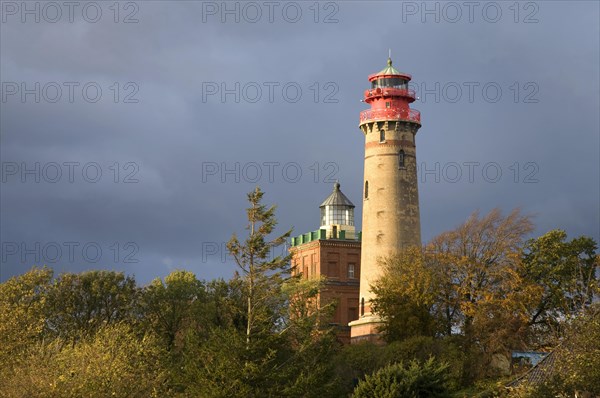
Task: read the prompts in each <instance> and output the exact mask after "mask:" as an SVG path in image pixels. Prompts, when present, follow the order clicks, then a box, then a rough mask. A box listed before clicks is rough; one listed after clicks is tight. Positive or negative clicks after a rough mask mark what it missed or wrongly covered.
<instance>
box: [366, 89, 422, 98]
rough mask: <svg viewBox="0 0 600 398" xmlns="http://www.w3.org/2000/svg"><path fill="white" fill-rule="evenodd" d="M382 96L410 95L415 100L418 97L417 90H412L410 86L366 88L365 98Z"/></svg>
mask: <svg viewBox="0 0 600 398" xmlns="http://www.w3.org/2000/svg"><path fill="white" fill-rule="evenodd" d="M380 96H385V97H388V96H394V97H408V98H412V99H413V100H414V99H416V98H417V94H416V93H415V90H411V89H410V88H409V89H406V88H393V87H377V88H372V89H369V90H365V98H370V97H380Z"/></svg>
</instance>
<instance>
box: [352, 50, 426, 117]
mask: <svg viewBox="0 0 600 398" xmlns="http://www.w3.org/2000/svg"><path fill="white" fill-rule="evenodd" d="M410 80H411V76H410V75H409V74H407V73H401V72H399V71H398V70H397V69H396V68H394V67H393V66H392V59H391V58H388V61H387V67H386V68H385V69H383V70H382V71H380V72H378V73H374V74H372V75H370V76H369V81H370V82H371V88H370V89H368V90H365V99H364V102H366V103H367V104H370V105H371V109H367V110H365V111H362V112H361V113H360V124H363V123H367V122H370V121H376V120H379V121H381V120H402V121H407V122H413V123H417V124H419V125H420V124H421V113H420V112H419V111H418V110H416V109H410V106H409V104H410V103H411V102H414V101H415V99H416V97H415V92H414V90H411V89H409V88H408V82H409V81H410Z"/></svg>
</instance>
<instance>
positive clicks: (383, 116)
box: [360, 109, 421, 124]
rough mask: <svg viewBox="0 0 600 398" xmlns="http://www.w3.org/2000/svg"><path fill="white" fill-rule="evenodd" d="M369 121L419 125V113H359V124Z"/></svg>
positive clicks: (412, 110)
mask: <svg viewBox="0 0 600 398" xmlns="http://www.w3.org/2000/svg"><path fill="white" fill-rule="evenodd" d="M371 120H406V121H409V122H415V123H419V124H421V112H419V111H418V110H416V109H402V110H398V109H367V110H366V111H362V112H361V113H360V123H361V124H362V123H365V122H367V121H371Z"/></svg>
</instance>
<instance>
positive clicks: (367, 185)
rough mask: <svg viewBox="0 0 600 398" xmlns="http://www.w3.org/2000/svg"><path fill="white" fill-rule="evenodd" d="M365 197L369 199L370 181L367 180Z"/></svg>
mask: <svg viewBox="0 0 600 398" xmlns="http://www.w3.org/2000/svg"><path fill="white" fill-rule="evenodd" d="M365 199H369V181H365Z"/></svg>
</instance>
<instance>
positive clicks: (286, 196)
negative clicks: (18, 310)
mask: <svg viewBox="0 0 600 398" xmlns="http://www.w3.org/2000/svg"><path fill="white" fill-rule="evenodd" d="M21 4H22V3H21V2H2V4H1V7H2V10H1V11H2V23H1V25H0V36H1V37H0V46H1V50H0V72H1V79H0V80H1V81H2V98H1V102H0V106H1V111H0V117H1V120H0V128H1V137H0V138H1V149H0V154H1V156H2V178H3V180H2V183H1V185H0V187H1V190H2V191H1V193H0V199H1V204H0V207H1V225H0V232H1V239H0V240H1V242H2V259H1V260H2V262H1V264H0V272H1V275H0V280H5V279H6V278H8V277H10V276H12V275H15V274H18V273H22V272H24V271H25V270H27V269H29V268H30V267H31V266H32V265H34V264H36V263H38V264H40V263H41V264H43V263H47V264H48V265H51V266H53V267H54V268H55V269H56V270H57V271H59V272H60V271H80V270H84V269H90V268H110V269H117V270H123V271H125V272H126V273H130V274H135V275H136V278H137V279H138V281H139V282H141V283H146V282H148V281H149V280H151V279H153V278H154V277H158V276H164V275H166V274H168V273H169V272H170V271H171V270H172V269H174V268H178V267H179V268H186V269H190V270H192V271H194V272H195V273H196V274H197V275H198V277H200V278H206V279H210V278H214V277H219V276H222V277H229V276H230V275H231V273H232V272H233V269H234V266H233V264H232V262H231V261H230V259H228V258H227V257H225V256H224V254H223V253H220V251H221V250H222V249H223V246H222V244H223V243H224V242H226V241H227V240H228V239H229V237H230V235H231V233H232V232H234V231H236V232H238V233H243V232H244V231H243V228H244V225H245V219H244V217H245V211H244V209H245V207H246V204H247V202H246V193H247V192H248V191H250V190H251V189H252V188H253V187H254V186H256V185H260V186H261V187H262V188H263V190H264V191H265V192H266V195H265V202H266V203H276V204H277V205H278V212H277V217H278V219H279V223H280V227H281V230H283V229H284V228H289V227H292V226H293V227H294V234H301V233H304V232H308V231H311V230H315V229H317V228H318V222H319V211H318V205H319V204H320V203H321V201H322V200H323V199H324V198H325V197H326V196H327V195H328V194H329V193H330V191H331V189H332V183H333V181H334V180H335V179H339V180H340V182H341V185H342V190H343V191H344V193H345V194H346V195H347V196H348V197H349V198H350V199H351V200H352V201H353V202H354V203H355V204H356V205H357V212H356V215H357V219H358V220H359V222H360V216H361V211H360V210H361V185H362V155H363V137H362V134H361V132H360V130H359V129H358V114H359V112H360V111H361V110H363V109H366V105H365V104H363V103H361V102H360V99H361V98H362V93H363V91H364V90H365V89H366V88H368V81H367V76H368V75H369V74H371V73H374V72H377V71H379V70H380V69H382V68H383V67H384V66H385V62H386V58H387V53H388V48H391V50H392V58H393V60H394V66H395V67H396V68H398V69H399V70H401V71H404V72H407V73H410V74H412V76H413V83H414V88H415V89H416V90H417V92H418V94H419V95H420V97H421V99H420V100H419V101H416V102H415V103H414V104H413V107H414V108H417V109H419V110H420V111H421V113H422V122H423V127H422V128H421V130H420V131H419V133H418V135H417V155H418V157H417V160H418V163H419V165H420V166H421V167H420V170H419V177H420V181H419V182H420V185H419V195H420V204H421V224H422V231H423V240H424V241H427V240H429V239H430V238H432V237H433V236H435V235H436V234H438V233H440V232H443V231H445V230H448V229H450V228H453V227H454V226H456V225H457V224H459V223H461V222H462V221H464V220H465V218H466V217H467V216H468V215H469V214H470V213H471V212H472V211H474V210H476V209H480V210H481V211H482V212H486V211H488V210H490V209H492V208H494V207H500V208H501V209H503V210H504V211H505V212H508V211H510V210H511V209H513V208H514V207H521V208H522V209H523V211H524V212H525V213H530V214H535V215H536V217H535V222H536V226H537V229H536V231H535V234H534V235H539V234H542V233H544V232H546V231H548V230H550V229H553V228H562V229H565V230H566V231H567V233H568V234H569V236H570V237H575V236H578V235H589V236H592V237H593V238H594V239H596V240H598V239H599V237H600V231H599V225H600V209H599V202H600V192H599V191H600V171H599V167H600V166H599V164H600V160H599V153H600V141H599V132H600V125H599V108H600V101H599V100H600V98H599V95H600V82H599V80H600V78H599V74H600V69H599V68H600V65H599V63H600V61H599V57H600V54H599V48H600V43H599V37H600V27H599V22H598V21H599V17H600V11H599V4H598V2H593V1H582V2H570V1H569V2H566V1H565V2H563V1H555V2H545V1H540V2H521V3H516V5H515V3H514V2H485V1H482V2H475V3H472V6H471V7H473V8H472V9H469V7H468V6H466V5H465V3H464V2H450V3H447V2H428V3H426V4H425V3H422V2H420V1H419V2H391V1H386V2H383V1H382V2H377V1H375V2H366V1H352V2H320V3H315V2H272V3H265V2H262V1H259V2H250V3H247V2H227V3H226V5H224V4H225V3H222V2H220V1H219V2H200V1H198V2H194V1H170V2H160V1H152V2H121V3H119V7H118V11H119V12H118V15H117V14H116V8H115V7H114V3H113V2H96V3H92V4H90V5H86V4H88V3H86V2H80V3H77V6H76V7H75V8H74V9H73V14H72V17H73V18H72V21H71V20H70V17H71V16H70V15H69V9H68V8H67V6H65V5H64V4H63V2H57V3H53V4H57V5H58V8H57V7H54V6H48V5H47V4H48V3H46V2H40V3H36V2H30V3H28V7H30V9H31V10H34V11H33V14H27V13H26V12H24V10H22V9H21ZM36 7H38V8H37V9H36ZM52 7H54V8H52ZM224 7H227V9H225V8H224ZM57 9H58V10H60V12H61V14H62V17H60V18H58V16H57V15H58V14H56V11H57ZM84 9H85V11H83V10H84ZM37 10H39V19H40V20H39V22H36V21H35V17H36V15H35V13H36V12H38V11H37ZM97 10H101V12H102V15H101V16H99V20H98V22H95V23H94V22H91V21H93V20H94V18H96V11H97ZM227 10H233V11H232V13H228V12H227ZM298 10H300V11H301V15H299V14H297V12H298ZM317 10H318V13H317ZM257 11H260V13H261V14H260V15H259V14H257ZM498 11H499V12H500V14H498ZM269 12H271V15H269ZM457 12H459V13H460V14H458V13H457ZM236 13H237V14H238V15H236ZM436 14H437V15H436ZM236 16H237V17H239V22H236V20H235V19H236ZM436 17H438V19H439V21H436ZM22 18H25V22H23V21H22ZM55 18H56V19H58V21H57V22H55V23H52V22H51V20H53V19H55ZM115 18H116V20H117V22H115ZM136 19H137V22H135V21H134V20H136ZM270 19H271V20H272V21H270ZM125 20H127V22H134V23H125ZM223 20H224V22H223ZM252 20H255V22H252ZM294 20H297V21H296V22H293V21H294ZM495 20H497V21H496V22H494V21H495ZM315 21H316V22H315ZM326 22H327V23H326ZM69 82H71V83H69ZM22 83H24V86H23V85H22ZM36 83H39V87H40V88H39V90H37V89H36V86H35V85H36ZM115 83H118V85H115ZM128 83H129V84H128ZM236 83H239V89H237V88H236V87H237V86H236ZM86 84H87V86H86V90H87V91H86V94H85V95H84V94H83V93H82V89H83V87H84V86H85V85H86ZM57 87H59V88H60V90H61V93H62V97H61V98H60V99H57V100H56V92H57ZM69 87H72V88H73V97H72V98H69V96H70V95H69V94H70V92H69ZM97 87H99V88H100V89H101V90H102V96H101V97H100V98H99V99H98V101H97V102H92V100H94V96H95V90H96V88H97ZM22 88H26V89H30V90H33V93H32V94H26V95H25V96H24V97H22ZM223 88H225V89H228V90H230V91H229V94H226V95H224V97H222V96H221V94H222V93H221V91H222V89H223ZM298 88H299V89H300V90H301V95H297V94H298V91H297V90H298ZM258 89H260V93H261V96H260V97H258V91H257V90H258ZM15 90H16V91H15ZM211 90H212V91H211ZM215 90H218V91H219V92H216V93H214V91H215ZM270 90H272V91H270ZM471 90H472V91H471ZM498 90H500V91H498ZM36 91H37V92H38V93H37V94H39V97H40V98H39V102H36V98H35V96H36V93H35V92H36ZM13 93H14V94H13ZM117 94H118V98H117V97H116V96H117ZM86 95H87V96H86ZM236 95H237V96H238V97H239V98H236ZM236 99H237V100H239V102H236ZM55 100H56V102H52V101H55ZM71 100H72V102H71ZM135 101H137V103H136V102H135ZM70 162H78V163H79V164H76V163H70ZM36 163H38V164H39V172H38V171H36ZM56 165H58V166H60V169H61V173H62V175H61V176H60V177H59V176H57V175H56ZM257 165H258V166H259V168H258V169H257V167H256V166H257ZM23 166H24V167H25V168H28V169H33V170H34V171H33V172H31V173H29V174H27V173H25V174H23V170H22V169H23ZM84 167H85V173H84V174H82V171H83V169H84ZM15 168H16V169H15ZM117 170H118V173H117ZM226 170H233V171H230V172H229V173H223V172H224V171H226ZM257 170H260V173H261V175H260V176H258V175H257V174H256V172H257ZM70 171H72V172H73V175H72V176H71V175H69V172H70ZM98 171H100V172H101V173H102V175H101V176H97V174H96V173H97V172H98ZM298 171H300V172H301V175H298ZM458 171H460V173H461V174H457V172H458ZM469 171H473V174H472V175H470V173H469ZM484 171H485V172H484ZM498 171H500V172H501V173H502V174H501V175H497V173H498ZM271 172H272V173H271ZM213 173H214V174H213ZM71 177H72V179H71ZM36 178H39V179H40V181H39V183H38V182H36V181H35V180H36ZM238 178H239V182H238V181H236V179H238ZM23 180H24V181H23ZM52 180H57V181H56V182H52ZM70 180H72V182H71V181H70ZM96 180H97V182H96V183H94V182H92V181H96ZM496 180H497V181H496ZM115 181H116V182H115ZM136 181H137V182H136ZM494 181H495V182H494ZM69 242H72V243H69ZM36 243H39V246H36ZM84 247H85V250H84ZM57 248H59V249H60V253H58V252H57ZM69 248H70V249H69ZM98 248H100V249H101V250H102V253H101V255H100V256H99V258H98V261H97V262H93V261H94V260H95V257H98V256H97V255H96V250H97V249H98ZM215 252H216V253H215ZM57 253H58V254H57ZM69 254H72V255H73V258H69V257H70V256H69ZM36 256H38V257H40V258H39V262H38V261H36V258H35V257H36ZM23 257H24V259H23ZM54 259H56V262H54V263H53V262H52V261H50V260H54ZM131 260H134V261H138V262H137V263H134V262H131Z"/></svg>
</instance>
